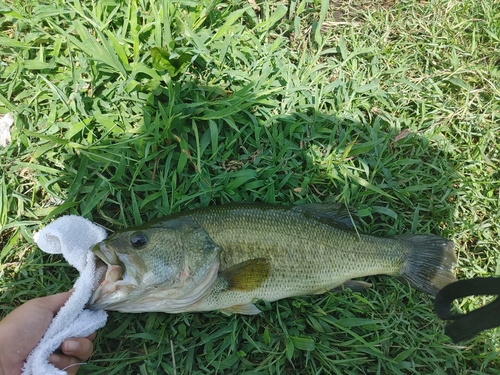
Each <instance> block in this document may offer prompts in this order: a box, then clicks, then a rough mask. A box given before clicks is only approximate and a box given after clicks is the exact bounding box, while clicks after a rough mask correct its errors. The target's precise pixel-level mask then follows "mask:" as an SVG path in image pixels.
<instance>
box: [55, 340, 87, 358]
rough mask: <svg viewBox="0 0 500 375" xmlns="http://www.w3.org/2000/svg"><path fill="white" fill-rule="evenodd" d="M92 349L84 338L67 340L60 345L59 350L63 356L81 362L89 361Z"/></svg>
mask: <svg viewBox="0 0 500 375" xmlns="http://www.w3.org/2000/svg"><path fill="white" fill-rule="evenodd" d="M92 349H93V344H92V341H91V340H89V339H88V338H86V337H79V338H72V339H68V340H65V341H64V342H63V343H62V344H61V350H62V352H63V353H64V354H66V355H67V356H72V357H76V358H78V359H79V360H81V361H86V360H87V359H89V357H90V356H91V355H92Z"/></svg>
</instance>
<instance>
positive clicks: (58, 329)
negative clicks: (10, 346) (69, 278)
mask: <svg viewBox="0 0 500 375" xmlns="http://www.w3.org/2000/svg"><path fill="white" fill-rule="evenodd" d="M34 238H35V242H36V243H37V245H38V246H39V247H40V249H42V250H43V251H45V252H46V253H51V254H62V255H63V256H64V258H65V259H66V261H67V262H68V263H69V264H71V265H72V266H73V267H75V268H76V269H77V270H78V271H79V272H80V277H79V278H78V280H76V282H75V284H74V289H75V290H74V292H73V294H72V295H71V297H70V298H69V299H68V301H67V302H66V304H65V305H64V306H63V307H62V308H61V310H59V312H58V313H57V315H56V316H55V317H54V319H53V320H52V323H51V324H50V325H49V327H48V329H47V331H46V332H45V334H44V336H43V337H42V339H41V340H40V342H39V343H38V345H37V346H36V347H35V349H33V351H32V352H31V354H30V355H29V356H28V359H27V360H26V363H25V365H24V369H23V375H38V374H40V375H42V374H43V375H52V374H54V375H66V374H67V372H66V371H62V370H59V369H57V368H56V367H54V366H52V365H51V364H50V363H49V362H48V358H49V355H50V354H52V353H53V352H54V351H55V350H56V349H57V348H59V347H60V346H61V344H62V342H63V341H64V340H66V339H68V338H71V337H86V336H88V335H90V334H91V333H92V332H94V331H96V330H97V329H99V328H101V327H103V326H104V325H105V324H106V319H107V317H108V316H107V313H106V312H105V311H104V310H100V311H90V310H85V309H84V307H85V304H86V303H87V302H88V300H89V299H90V296H91V293H92V291H93V290H94V288H95V287H97V283H98V282H99V279H100V276H101V272H102V270H100V271H97V269H96V264H95V256H94V254H93V253H92V252H91V251H90V248H91V247H92V245H94V244H96V243H98V242H100V241H102V240H104V239H105V238H106V231H105V230H104V229H102V228H100V227H98V226H97V225H95V224H93V223H92V222H90V221H89V220H87V219H85V218H83V217H80V216H75V215H69V216H62V217H60V218H59V219H57V220H55V221H54V222H52V223H51V224H49V225H47V226H46V227H45V228H44V229H42V230H41V231H40V232H38V233H35V236H34Z"/></svg>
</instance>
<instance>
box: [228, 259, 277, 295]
mask: <svg viewBox="0 0 500 375" xmlns="http://www.w3.org/2000/svg"><path fill="white" fill-rule="evenodd" d="M270 269H271V267H270V265H269V262H268V261H267V260H266V259H265V258H256V259H250V260H247V261H245V262H243V263H239V264H237V265H235V266H233V267H231V268H229V269H228V270H226V271H224V272H222V273H221V274H220V275H219V277H221V278H224V279H225V280H226V282H227V286H226V290H238V291H251V290H254V289H257V288H258V287H260V286H261V285H262V283H263V282H264V281H266V280H267V278H268V276H269V272H270Z"/></svg>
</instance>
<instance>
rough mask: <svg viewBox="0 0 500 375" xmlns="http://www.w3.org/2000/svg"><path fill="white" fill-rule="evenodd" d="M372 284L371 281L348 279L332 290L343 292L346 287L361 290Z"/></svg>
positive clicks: (356, 290)
mask: <svg viewBox="0 0 500 375" xmlns="http://www.w3.org/2000/svg"><path fill="white" fill-rule="evenodd" d="M371 286H372V284H371V283H367V282H366V281H359V280H347V281H346V282H345V283H343V284H341V285H339V286H337V287H335V288H333V289H332V292H343V291H344V290H346V289H350V290H352V291H353V292H360V291H362V290H365V289H368V288H370V287H371Z"/></svg>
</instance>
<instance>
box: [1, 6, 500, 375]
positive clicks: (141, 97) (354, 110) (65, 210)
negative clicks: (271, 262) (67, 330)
mask: <svg viewBox="0 0 500 375" xmlns="http://www.w3.org/2000/svg"><path fill="white" fill-rule="evenodd" d="M49 4H50V5H49ZM259 5H260V8H261V9H260V11H256V10H254V9H252V8H251V6H249V4H248V3H247V2H245V1H239V0H232V1H228V2H219V1H217V0H214V1H208V0H207V1H195V0H193V1H167V0H164V1H149V2H148V1H143V0H135V1H131V2H126V1H122V2H121V1H118V0H116V1H115V0H107V1H94V2H90V1H86V2H85V1H84V2H79V1H73V2H62V1H58V2H55V3H54V4H52V2H44V1H40V2H39V1H36V0H31V1H23V2H21V1H17V0H11V1H9V0H7V2H6V3H5V4H0V33H1V34H0V114H3V113H8V112H12V113H14V114H15V117H16V122H15V125H14V127H13V129H12V130H13V132H12V139H13V142H12V144H11V145H10V146H9V147H7V148H4V149H0V170H1V172H0V173H1V175H0V183H1V184H0V189H1V190H0V204H1V205H0V226H1V228H2V230H1V232H0V249H1V250H0V292H1V296H0V317H3V316H4V315H5V314H7V313H8V312H9V311H11V310H12V309H13V308H14V307H16V306H18V305H19V304H21V303H23V302H24V301H26V300H28V299H31V298H34V297H37V296H42V295H47V294H51V293H56V292H58V291H64V290H67V289H69V288H70V287H71V286H72V284H73V282H74V280H75V278H76V277H77V272H76V271H74V270H73V269H72V268H71V267H70V266H68V265H67V264H66V263H65V262H64V261H62V260H61V258H60V257H58V256H49V255H45V254H43V253H42V252H41V251H40V250H39V249H38V248H37V247H36V246H35V245H34V243H33V232H34V231H36V230H38V229H39V228H41V227H43V226H44V225H46V224H47V223H49V222H50V221H51V220H53V219H54V218H55V217H57V216H60V215H63V214H69V213H73V214H79V215H83V216H85V217H87V218H89V219H92V220H93V221H95V222H97V223H99V224H101V225H103V226H105V227H106V228H108V229H109V230H110V231H111V230H116V229H119V228H123V227H125V226H129V225H135V224H139V223H141V222H144V221H146V220H148V219H151V218H155V217H159V216H162V215H165V214H168V213H170V212H175V211H179V210H185V209H189V208H193V207H198V206H207V205H213V204H220V203H227V202H232V201H265V202H272V203H274V202H276V203H301V202H316V201H323V200H327V199H330V200H336V201H339V202H343V203H346V204H348V205H350V206H353V207H355V208H356V209H358V211H359V215H360V218H361V223H360V227H361V230H362V231H364V232H369V233H374V234H377V235H394V234H398V233H406V232H414V233H419V232H420V233H428V232H432V233H437V234H441V235H443V236H445V237H448V238H451V239H452V240H453V241H454V242H455V243H456V250H457V254H458V256H459V264H458V267H457V276H458V277H459V278H469V277H475V276H480V277H485V276H491V275H495V274H496V275H499V274H500V266H499V264H500V259H499V238H500V233H499V232H500V230H499V228H500V173H499V165H500V91H499V87H500V68H499V67H500V47H499V46H500V12H499V11H498V9H499V8H500V2H499V1H498V0H463V1H458V0H452V1H444V0H431V1H430V2H428V3H419V2H417V1H411V0H404V1H400V2H396V4H393V5H390V4H389V5H386V6H385V7H380V6H378V5H377V4H371V3H370V2H363V6H358V4H357V2H356V1H350V2H347V1H346V2H339V1H337V2H332V3H331V4H330V3H329V2H328V1H321V2H320V1H312V0H311V1H309V0H301V1H291V2H289V3H273V4H272V5H270V4H268V3H267V2H263V3H260V4H259ZM339 7H340V8H339ZM339 15H340V16H341V17H344V18H341V19H339ZM370 281H371V282H373V283H374V287H373V288H372V289H371V290H368V291H365V292H362V293H349V292H346V293H342V294H325V295H322V296H314V297H304V298H295V299H287V300H282V301H279V302H276V303H272V304H268V303H264V302H261V303H260V304H259V308H261V309H262V310H263V313H262V314H261V315H259V316H255V317H242V316H231V317H226V316H224V315H222V314H220V313H217V312H213V313H206V314H179V315H167V314H162V313H149V314H128V315H127V314H119V313H111V314H110V319H109V321H108V324H107V325H106V327H105V328H103V329H102V330H100V332H99V335H98V338H97V340H96V345H95V354H94V356H93V357H92V358H91V360H90V361H89V363H88V364H87V365H85V366H83V367H82V369H81V371H80V373H83V374H85V373H88V374H154V373H158V374H162V373H169V374H173V373H177V374H247V375H250V374H295V373H304V374H360V373H365V374H499V373H500V360H499V350H500V330H498V329H494V330H489V331H486V332H483V333H481V334H480V335H478V336H477V337H476V338H474V339H472V340H470V341H468V342H465V343H463V344H461V345H453V344H452V343H451V341H450V340H449V339H448V338H447V337H446V336H445V335H444V333H443V331H444V323H442V322H441V321H439V319H438V318H437V317H436V316H435V314H434V312H433V306H432V299H431V298H429V297H428V296H426V295H424V294H422V293H419V292H416V291H415V290H411V289H409V288H408V287H406V286H404V285H402V284H399V283H398V282H397V281H395V280H394V279H392V278H389V277H384V276H380V277H372V278H370ZM485 301H488V299H486V298H478V299H464V300H463V301H460V303H459V308H460V309H462V310H463V311H469V310H472V309H474V308H477V307H479V306H481V305H482V304H484V303H485ZM174 362H175V367H174V365H173V364H174Z"/></svg>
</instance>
